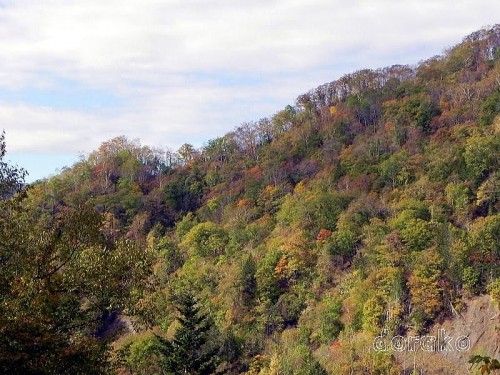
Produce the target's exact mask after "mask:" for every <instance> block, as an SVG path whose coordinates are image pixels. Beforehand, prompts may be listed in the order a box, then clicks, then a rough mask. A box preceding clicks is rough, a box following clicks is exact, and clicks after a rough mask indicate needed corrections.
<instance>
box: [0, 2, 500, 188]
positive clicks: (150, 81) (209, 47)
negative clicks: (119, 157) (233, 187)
mask: <svg viewBox="0 0 500 375" xmlns="http://www.w3.org/2000/svg"><path fill="white" fill-rule="evenodd" d="M499 14H500V2H498V0H473V1H464V0H441V1H436V0H418V1H414V0H405V1H398V0H351V1H340V0H329V1H327V0H266V1H263V0H245V1H243V0H119V1H118V0H116V1H115V0H85V1H81V0H77V1H73V0H43V1H42V0H11V1H9V0H5V1H2V0H0V130H1V129H2V128H3V129H5V131H6V139H7V151H8V154H7V159H8V160H11V161H12V162H14V163H17V164H18V165H20V166H23V167H25V168H26V169H27V170H28V171H29V173H30V177H29V179H28V180H29V181H32V180H35V179H37V178H40V177H44V176H47V175H49V174H51V173H54V172H55V170H56V169H57V168H61V167H63V166H65V165H71V164H72V163H73V162H74V161H75V160H77V158H78V155H79V154H82V153H83V154H85V153H88V152H90V151H92V150H93V149H95V148H96V147H98V146H99V144H100V143H101V142H103V141H105V140H108V139H110V138H112V137H115V136H118V135H126V136H127V137H129V138H131V139H135V138H139V139H140V140H141V142H142V143H143V144H148V145H151V146H157V147H162V148H170V149H173V150H175V149H177V148H178V147H179V146H180V145H182V144H183V143H191V144H193V145H195V146H201V145H203V144H204V142H206V141H207V140H209V139H211V138H215V137H217V136H221V135H224V134H225V133H226V132H227V131H229V130H231V129H233V128H234V127H236V126H238V125H240V124H241V123H243V122H246V121H252V120H258V119H259V118H261V117H265V116H269V115H272V114H273V113H275V112H277V111H278V110H280V109H282V108H283V107H284V106H285V105H287V104H293V102H294V100H295V98H296V97H297V96H298V95H299V94H301V93H304V92H306V91H307V90H309V89H311V88H314V87H316V86H318V85H320V84H322V83H325V82H329V81H332V80H335V79H337V78H338V77H340V76H341V75H343V74H345V73H349V72H352V71H355V70H357V69H361V68H378V67H383V66H387V65H392V64H415V63H417V62H418V61H420V60H423V59H426V58H428V57H431V56H434V55H436V54H441V53H442V52H443V50H444V49H445V48H447V47H450V46H452V45H454V44H457V43H459V42H460V41H461V39H462V38H463V37H464V36H466V35H467V34H469V33H471V32H473V31H475V30H477V29H479V28H481V27H482V26H487V25H492V24H495V23H497V22H498V19H496V17H497V16H498V15H499Z"/></svg>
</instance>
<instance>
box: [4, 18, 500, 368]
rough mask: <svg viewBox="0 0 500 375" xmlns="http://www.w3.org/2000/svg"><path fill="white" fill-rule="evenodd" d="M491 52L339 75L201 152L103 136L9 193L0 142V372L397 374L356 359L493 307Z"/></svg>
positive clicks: (498, 250) (455, 52) (496, 72)
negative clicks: (383, 340)
mask: <svg viewBox="0 0 500 375" xmlns="http://www.w3.org/2000/svg"><path fill="white" fill-rule="evenodd" d="M499 47H500V25H495V26H494V27H490V28H485V29H483V30H480V31H478V32H475V33H473V34H471V35H470V36H468V37H466V38H465V39H464V40H463V41H462V43H460V44H458V45H457V46H455V47H453V48H450V49H449V50H447V51H446V52H445V53H444V54H443V55H442V56H436V57H433V58H430V59H429V60H426V61H423V62H421V63H419V64H418V65H417V66H414V67H411V66H400V65H396V66H391V67H387V68H383V69H378V70H361V71H357V72H355V73H352V74H348V75H346V76H344V77H341V78H340V79H338V80H336V81H334V82H331V83H328V84H325V85H322V86H320V87H318V88H316V89H314V90H311V91H310V92H308V93H305V94H303V95H300V96H299V97H298V98H297V100H296V103H295V104H294V105H289V106H287V107H286V108H284V109H283V110H281V111H279V112H278V113H276V114H274V115H272V116H270V117H268V118H263V119H260V120H258V121H255V122H252V123H245V124H242V125H241V126H239V127H237V128H236V129H234V130H233V131H232V132H229V133H228V134H226V135H223V136H221V137H219V138H216V139H212V140H209V141H208V142H206V144H205V145H204V146H203V147H201V148H200V149H196V148H195V147H193V146H192V145H190V144H185V145H183V146H182V147H180V148H179V150H177V151H176V152H172V151H165V150H159V149H154V148H151V147H148V146H143V145H141V144H140V142H139V141H137V140H129V139H127V138H126V137H117V138H114V139H111V140H109V141H106V142H104V143H103V144H102V145H101V146H100V147H99V148H98V149H97V150H96V151H94V152H92V153H90V154H89V155H87V156H85V157H82V159H81V160H80V161H79V162H77V163H75V164H74V165H73V166H71V167H69V168H66V169H65V170H63V171H62V172H61V173H60V174H58V175H57V176H54V177H51V178H49V179H46V180H42V181H38V182H36V183H34V184H32V185H31V186H28V187H27V186H25V185H24V184H23V178H24V174H25V172H24V171H23V170H20V169H17V168H15V167H12V166H9V165H8V164H6V163H5V162H4V161H3V157H4V155H5V142H4V138H3V137H2V138H0V205H1V206H2V207H1V210H0V261H1V264H2V273H1V275H0V278H1V279H2V281H1V283H0V288H1V294H0V372H2V373H9V374H62V373H70V372H71V373H77V374H79V373H81V374H91V373H96V374H98V373H105V372H111V373H121V374H130V373H133V374H135V373H137V374H154V373H165V374H169V373H176V374H177V373H185V372H184V371H188V373H192V374H198V373H199V374H201V373H212V371H213V369H214V368H215V367H216V366H217V371H226V372H227V373H231V374H233V373H234V374H237V373H245V374H249V375H250V374H351V373H356V374H375V373H377V374H399V373H402V372H403V371H405V370H406V371H407V370H408V368H405V365H404V364H403V363H401V362H400V361H398V359H397V358H396V357H395V356H394V355H392V353H390V352H377V351H373V350H369V348H371V347H372V342H373V338H374V337H375V336H377V335H379V334H380V332H382V330H383V329H386V330H388V332H390V333H391V334H394V335H420V334H425V332H427V331H428V330H429V329H430V328H431V327H432V325H433V324H435V323H436V322H438V321H442V320H443V319H446V318H449V317H451V316H452V315H453V313H454V312H456V311H460V309H461V307H462V306H463V305H464V303H465V302H466V301H467V299H468V298H471V297H473V296H477V295H480V294H485V293H486V294H489V295H490V296H491V298H492V300H493V301H494V303H496V304H497V305H498V304H500V213H499V209H500V172H499V170H498V166H499V165H500V48H499ZM120 327H121V329H119V328H120ZM207 335H208V336H207ZM207 337H209V338H210V339H207ZM186 340H188V342H195V343H197V344H196V345H194V344H193V345H192V346H191V347H190V346H189V345H185V343H186ZM183 345H184V346H183ZM483 354H489V355H494V354H495V353H483ZM182 358H193V359H192V360H191V362H190V363H192V364H193V366H191V367H189V370H188V369H186V368H184V369H183V370H179V368H180V367H179V366H181V365H180V364H182ZM194 363H196V366H195V365H194ZM412 366H413V365H412ZM418 366H425V364H418ZM181 367H182V366H181ZM412 368H413V367H412Z"/></svg>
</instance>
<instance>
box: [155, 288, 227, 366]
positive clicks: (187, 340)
mask: <svg viewBox="0 0 500 375" xmlns="http://www.w3.org/2000/svg"><path fill="white" fill-rule="evenodd" d="M177 311H178V312H179V315H180V316H179V317H178V321H179V323H180V327H179V328H178V329H177V331H176V333H175V335H174V338H173V339H172V340H171V341H169V340H166V339H164V338H162V337H160V336H157V338H158V340H159V352H160V354H162V356H163V357H164V358H163V360H162V363H161V366H162V368H163V370H164V371H165V373H166V374H174V375H177V374H183V375H184V374H189V375H203V374H212V373H214V372H215V369H216V367H217V364H218V358H217V350H216V349H215V348H213V349H212V348H209V347H208V345H207V344H208V342H207V341H208V332H209V331H210V330H211V328H212V324H211V322H210V320H209V318H208V316H207V315H206V314H203V313H202V312H201V311H200V306H199V305H198V302H197V301H196V299H195V297H194V296H193V294H192V293H190V292H186V293H185V294H183V295H182V296H181V298H180V299H179V306H178V307H177Z"/></svg>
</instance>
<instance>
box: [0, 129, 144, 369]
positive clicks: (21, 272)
mask: <svg viewBox="0 0 500 375" xmlns="http://www.w3.org/2000/svg"><path fill="white" fill-rule="evenodd" d="M0 149H1V150H4V149H5V144H4V142H3V138H1V139H0ZM3 155H4V153H2V154H1V157H3ZM1 157H0V161H1ZM16 176H17V177H16ZM22 176H23V172H22V171H20V170H17V169H16V168H14V167H10V166H8V165H6V164H0V190H2V191H8V192H9V193H8V195H9V197H5V196H2V199H0V265H1V272H0V373H2V374H23V375H29V374H67V373H73V374H102V373H103V372H105V370H106V367H107V363H106V355H107V348H108V345H107V340H106V339H104V336H105V334H104V333H105V332H106V327H105V324H104V322H105V318H106V317H107V316H109V314H110V313H113V312H117V311H120V310H122V309H124V308H126V307H127V305H129V304H130V302H131V299H130V297H131V294H132V293H134V294H137V290H138V287H139V285H140V283H139V281H140V280H143V279H144V277H145V276H146V275H147V273H148V270H149V259H148V254H147V253H146V252H144V251H143V250H142V249H141V248H140V247H139V246H136V245H134V244H132V243H131V242H120V243H111V242H108V241H107V240H106V239H105V237H104V236H103V235H102V233H101V227H102V222H103V220H102V216H101V215H100V214H98V213H97V212H96V211H95V210H94V209H93V208H92V207H90V206H82V207H79V208H78V209H70V208H67V207H66V208H65V210H64V211H63V212H61V213H60V214H58V216H57V217H54V218H50V219H47V220H44V221H43V223H41V222H39V219H38V218H37V215H36V214H35V213H34V209H33V207H30V205H29V204H28V202H29V199H26V196H29V191H28V192H27V194H20V193H21V192H23V191H22V190H21V188H22V187H23V186H24V181H23V180H22ZM16 186H17V187H18V188H17V189H14V187H16Z"/></svg>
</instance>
